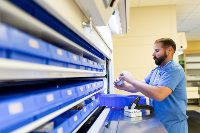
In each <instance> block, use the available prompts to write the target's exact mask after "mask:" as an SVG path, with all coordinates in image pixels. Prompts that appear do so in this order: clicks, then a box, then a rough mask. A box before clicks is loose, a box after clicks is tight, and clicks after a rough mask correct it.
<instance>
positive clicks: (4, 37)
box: [0, 23, 12, 58]
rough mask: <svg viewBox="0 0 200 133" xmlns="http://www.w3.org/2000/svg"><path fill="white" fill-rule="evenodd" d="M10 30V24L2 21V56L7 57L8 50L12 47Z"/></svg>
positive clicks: (0, 54)
mask: <svg viewBox="0 0 200 133" xmlns="http://www.w3.org/2000/svg"><path fill="white" fill-rule="evenodd" d="M8 31H9V30H8V26H7V25H4V24H2V23H0V57H2V58H6V56H7V50H8V49H11V47H12V43H11V41H10V40H9V35H8Z"/></svg>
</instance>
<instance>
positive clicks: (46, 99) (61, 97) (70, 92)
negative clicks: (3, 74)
mask: <svg viewBox="0 0 200 133" xmlns="http://www.w3.org/2000/svg"><path fill="white" fill-rule="evenodd" d="M102 82H103V81H102V80H99V81H90V82H83V83H76V84H73V85H60V86H59V87H57V86H55V87H51V88H42V89H41V90H39V91H35V90H32V91H30V92H27V93H21V94H15V95H10V96H9V95H7V96H1V97H0V101H1V102H0V110H1V111H0V116H1V119H0V125H1V126H0V132H1V131H5V132H7V131H10V130H12V129H14V128H16V127H19V126H20V125H23V124H26V123H28V122H31V121H33V120H35V119H38V118H40V117H42V116H44V115H47V114H49V113H51V112H53V111H55V110H58V109H59V108H61V107H63V106H66V105H68V104H70V103H72V102H75V101H77V100H79V99H81V98H82V97H85V96H86V95H88V94H90V92H91V91H92V90H94V89H100V88H102V87H103V86H98V88H97V87H95V88H94V89H93V88H90V89H89V90H86V86H87V85H88V84H94V83H95V84H100V85H103V84H102ZM90 87H92V86H90ZM6 121H10V122H9V123H7V122H6Z"/></svg>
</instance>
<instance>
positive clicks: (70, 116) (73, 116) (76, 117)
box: [59, 110, 82, 133]
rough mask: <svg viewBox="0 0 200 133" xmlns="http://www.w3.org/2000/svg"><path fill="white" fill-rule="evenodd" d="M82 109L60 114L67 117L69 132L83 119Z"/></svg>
mask: <svg viewBox="0 0 200 133" xmlns="http://www.w3.org/2000/svg"><path fill="white" fill-rule="evenodd" d="M80 112H81V111H80V110H69V111H67V112H66V113H64V114H62V115H60V116H59V117H62V118H65V119H66V120H67V121H68V123H69V126H68V128H67V131H66V132H67V133H70V132H72V131H73V130H74V129H75V128H76V127H77V126H78V125H79V124H80V123H81V121H82V116H81V113H80Z"/></svg>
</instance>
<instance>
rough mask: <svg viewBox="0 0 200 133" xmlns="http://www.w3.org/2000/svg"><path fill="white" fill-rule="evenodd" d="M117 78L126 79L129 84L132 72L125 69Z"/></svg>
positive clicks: (131, 80) (131, 79)
mask: <svg viewBox="0 0 200 133" xmlns="http://www.w3.org/2000/svg"><path fill="white" fill-rule="evenodd" d="M119 79H122V80H124V81H126V82H127V83H129V84H131V83H132V82H133V80H134V78H133V76H132V74H131V73H130V72H127V71H123V72H122V73H121V74H120V75H119Z"/></svg>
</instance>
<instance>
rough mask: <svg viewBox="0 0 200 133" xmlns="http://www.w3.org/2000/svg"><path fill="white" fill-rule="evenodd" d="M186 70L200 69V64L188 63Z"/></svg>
mask: <svg viewBox="0 0 200 133" xmlns="http://www.w3.org/2000/svg"><path fill="white" fill-rule="evenodd" d="M186 69H200V62H199V63H187V64H186Z"/></svg>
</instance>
